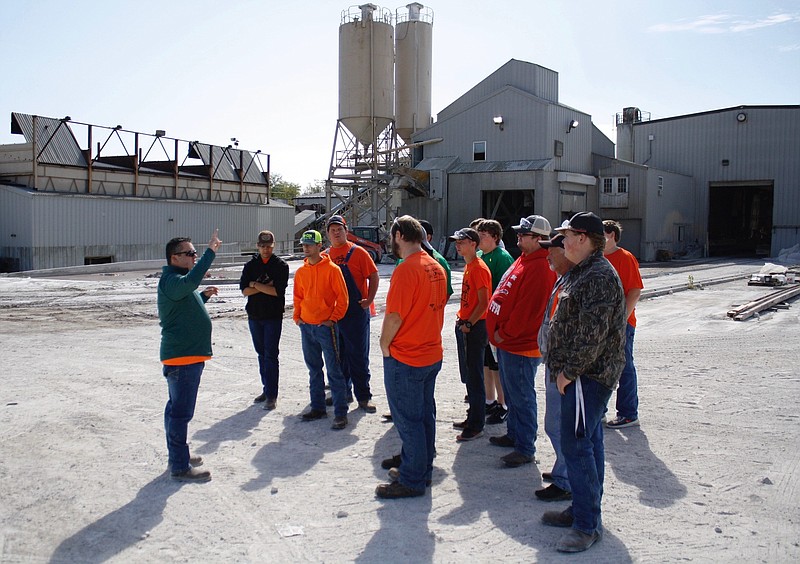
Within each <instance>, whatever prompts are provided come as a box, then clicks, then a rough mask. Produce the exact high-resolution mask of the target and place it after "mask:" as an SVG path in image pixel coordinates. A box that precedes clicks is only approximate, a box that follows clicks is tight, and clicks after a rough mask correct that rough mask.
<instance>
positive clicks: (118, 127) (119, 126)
mask: <svg viewBox="0 0 800 564" xmlns="http://www.w3.org/2000/svg"><path fill="white" fill-rule="evenodd" d="M114 129H115V130H116V131H119V130H120V129H122V126H121V125H118V126H117V127H115V128H114Z"/></svg>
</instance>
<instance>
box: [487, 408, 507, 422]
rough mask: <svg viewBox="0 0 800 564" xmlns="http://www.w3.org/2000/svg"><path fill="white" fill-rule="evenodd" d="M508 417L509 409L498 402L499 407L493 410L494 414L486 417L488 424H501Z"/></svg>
mask: <svg viewBox="0 0 800 564" xmlns="http://www.w3.org/2000/svg"><path fill="white" fill-rule="evenodd" d="M507 418H508V410H507V409H506V408H505V407H503V406H502V405H500V404H498V405H497V407H495V408H494V410H492V414H491V415H490V416H489V417H487V418H486V424H487V425H499V424H500V423H503V422H505V420H506V419H507Z"/></svg>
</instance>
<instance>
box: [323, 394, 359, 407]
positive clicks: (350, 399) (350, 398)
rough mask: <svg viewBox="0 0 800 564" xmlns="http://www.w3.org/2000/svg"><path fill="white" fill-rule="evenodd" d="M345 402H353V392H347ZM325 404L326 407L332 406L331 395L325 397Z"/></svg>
mask: <svg viewBox="0 0 800 564" xmlns="http://www.w3.org/2000/svg"><path fill="white" fill-rule="evenodd" d="M347 403H353V394H347ZM325 405H327V406H328V407H331V406H333V395H328V396H326V397H325Z"/></svg>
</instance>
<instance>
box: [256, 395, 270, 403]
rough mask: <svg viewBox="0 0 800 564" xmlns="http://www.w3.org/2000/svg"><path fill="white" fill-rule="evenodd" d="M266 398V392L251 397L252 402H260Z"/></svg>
mask: <svg viewBox="0 0 800 564" xmlns="http://www.w3.org/2000/svg"><path fill="white" fill-rule="evenodd" d="M266 399H267V394H265V393H261V394H259V395H257V396H256V397H255V398H253V403H261V402H262V401H264V400H266Z"/></svg>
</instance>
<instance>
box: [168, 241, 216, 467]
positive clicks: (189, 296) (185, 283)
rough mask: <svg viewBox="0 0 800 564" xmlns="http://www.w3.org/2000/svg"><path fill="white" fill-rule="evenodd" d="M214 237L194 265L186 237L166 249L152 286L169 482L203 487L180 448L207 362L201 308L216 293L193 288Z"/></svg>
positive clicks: (194, 461)
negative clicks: (165, 397)
mask: <svg viewBox="0 0 800 564" xmlns="http://www.w3.org/2000/svg"><path fill="white" fill-rule="evenodd" d="M217 234H218V230H215V231H214V234H213V235H212V236H211V240H210V241H209V243H208V249H206V251H205V252H204V253H203V256H202V258H201V259H200V260H197V251H196V250H195V248H194V245H193V244H192V240H191V239H189V238H188V237H176V238H174V239H171V240H170V242H169V243H167V247H166V258H167V265H166V266H165V267H163V269H162V270H161V279H160V280H159V282H158V318H159V320H160V324H161V354H160V356H161V363H162V364H163V365H164V367H163V374H164V377H165V378H166V380H167V390H168V392H169V400H168V401H167V405H166V407H165V408H164V430H165V432H166V435H167V451H168V452H169V466H170V474H171V475H172V477H173V478H174V479H176V480H179V481H193V482H207V481H208V480H210V479H211V472H209V471H208V470H205V471H204V470H198V469H197V468H196V466H200V465H201V464H202V463H203V460H202V458H200V457H199V456H196V457H192V456H190V454H189V445H188V444H187V442H186V436H187V433H188V427H189V421H191V420H192V417H193V416H194V408H195V404H196V402H197V390H198V388H199V387H200V376H201V375H202V374H203V368H204V367H205V361H207V360H209V359H210V358H211V356H212V351H211V318H210V317H209V316H208V312H207V311H206V306H205V303H206V302H207V301H208V299H209V298H210V297H211V296H216V295H217V293H218V292H219V290H218V289H217V287H216V286H209V287H208V288H206V289H205V290H203V292H198V291H197V287H198V286H199V285H200V283H201V282H202V281H203V276H205V274H206V272H207V271H208V269H209V267H210V266H211V263H212V262H213V261H214V257H215V256H216V251H217V249H219V246H220V245H221V244H222V241H220V240H219V237H217Z"/></svg>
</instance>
